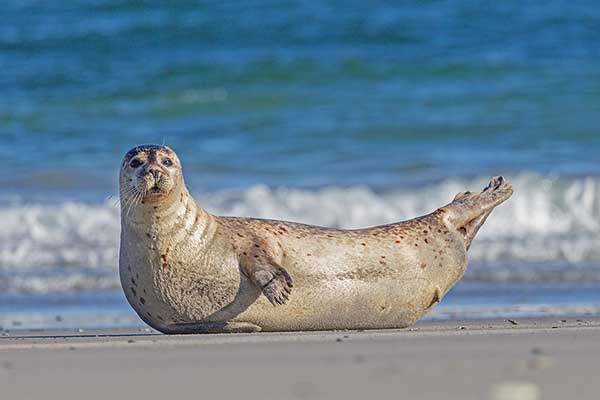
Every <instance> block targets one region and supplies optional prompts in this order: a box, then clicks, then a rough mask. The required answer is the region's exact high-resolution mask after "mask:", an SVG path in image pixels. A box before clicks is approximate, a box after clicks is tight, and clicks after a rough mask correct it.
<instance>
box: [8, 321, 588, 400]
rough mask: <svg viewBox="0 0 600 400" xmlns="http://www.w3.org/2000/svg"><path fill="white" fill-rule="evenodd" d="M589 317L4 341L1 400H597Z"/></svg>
mask: <svg viewBox="0 0 600 400" xmlns="http://www.w3.org/2000/svg"><path fill="white" fill-rule="evenodd" d="M599 360H600V319H589V318H588V319H586V318H582V319H576V318H572V319H571V318H570V319H566V320H558V319H537V320H531V319H530V320H525V319H519V320H514V321H508V320H492V321H488V320H482V321H450V322H423V323H419V324H417V325H416V326H415V327H413V328H411V329H404V330H387V331H362V332H356V331H348V332H306V333H262V334H240V335H188V336H165V335H161V334H158V333H156V332H154V331H151V330H149V329H145V330H111V331H106V330H102V331H10V332H3V333H2V334H1V336H0V393H1V395H0V398H1V399H2V400H5V399H34V398H40V399H71V398H78V399H114V398H127V399H132V400H134V399H159V398H160V399H165V398H168V399H175V398H179V397H185V398H198V399H207V398H214V399H226V398H243V399H365V398H367V399H371V400H375V399H379V398H392V399H401V398H410V399H446V400H447V399H494V400H497V399H519V400H520V399H598V398H600V379H599V378H598V365H599V362H600V361H599Z"/></svg>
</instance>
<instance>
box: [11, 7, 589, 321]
mask: <svg viewBox="0 0 600 400" xmlns="http://www.w3.org/2000/svg"><path fill="white" fill-rule="evenodd" d="M0 21H2V23H1V24H0V70H1V71H2V73H1V74H0V93H1V94H2V95H1V96H0V139H1V141H0V159H1V160H2V161H3V166H4V167H3V168H1V169H0V185H1V186H2V188H3V190H2V191H0V221H1V223H2V227H1V229H0V289H1V290H0V326H2V327H4V328H5V329H10V328H15V327H35V328H44V327H97V326H109V327H110V326H142V322H141V321H140V320H139V319H138V318H137V317H136V316H135V314H134V313H133V311H131V309H130V308H129V307H128V305H127V304H126V303H125V300H124V298H123V296H122V294H121V291H120V287H119V280H118V273H117V272H118V237H119V207H118V190H117V174H118V168H119V165H120V161H121V157H122V156H123V154H124V153H125V152H126V151H127V150H128V149H129V148H131V147H132V146H134V145H136V144H139V143H166V144H167V145H169V146H171V147H173V148H174V149H175V150H176V151H177V152H178V154H179V155H180V157H181V159H182V160H183V162H184V165H185V174H186V179H187V181H188V186H190V187H191V190H192V192H193V193H194V194H195V196H196V198H197V199H198V201H199V202H200V203H201V204H202V205H203V206H204V207H205V208H206V209H208V210H209V211H211V212H214V213H218V214H226V215H243V216H256V217H265V218H282V219H288V220H293V221H299V222H305V223H311V224H318V225H323V226H332V227H341V228H357V227H365V226H370V225H377V224H384V223H389V222H394V221H398V220H402V219H407V218H411V217H414V216H416V215H419V214H424V213H428V212H430V211H432V210H434V209H435V208H437V207H439V206H441V205H443V204H446V203H447V202H448V201H450V200H451V199H452V197H453V196H454V194H456V193H457V192H459V191H463V190H466V189H469V190H477V189H481V188H482V187H483V186H485V184H486V181H487V180H488V179H489V177H490V176H491V175H496V174H502V175H505V176H506V177H508V178H509V179H510V180H512V181H513V182H514V185H515V195H514V197H513V198H512V199H511V200H510V201H509V202H508V203H506V204H505V205H503V206H502V207H500V208H498V209H497V210H496V211H495V212H494V214H493V215H492V217H490V219H489V220H488V222H487V223H486V225H485V226H484V228H483V229H482V231H481V232H480V234H479V236H478V237H477V239H476V241H475V243H474V245H473V248H472V249H471V264H470V267H469V271H468V272H467V274H466V275H465V278H464V280H463V281H462V282H461V283H459V285H457V287H456V288H455V289H454V290H453V291H452V292H451V293H450V294H449V295H448V296H447V297H446V299H444V301H443V302H442V304H441V305H440V306H438V307H437V308H436V309H434V311H433V312H432V313H431V315H430V316H429V318H475V317H489V316H493V317H515V316H537V315H543V316H548V315H554V316H557V317H558V316H567V315H568V316H574V315H582V316H585V315H600V290H599V289H600V132H599V131H598V127H599V126H600V46H598V38H599V37H600V8H599V7H597V4H595V2H593V1H577V2H567V1H547V2H544V3H534V2H528V3H523V2H518V1H513V0H508V1H503V2H486V1H484V2H472V1H466V0H464V1H454V2H449V1H408V2H403V3H402V5H397V4H396V3H395V2H377V3H376V4H375V3H373V4H371V3H368V2H367V3H365V2H360V1H352V0H347V1H343V2H342V1H329V2H324V1H311V2H307V1H298V2H293V1H290V2H285V3H282V2H269V1H260V2H258V1H257V2H254V1H248V2H228V1H223V2H209V3H206V2H197V1H181V2H177V4H166V3H159V2H139V1H133V0H131V1H128V0H95V1H70V2H46V1H36V0H7V1H5V2H4V3H3V7H2V10H0Z"/></svg>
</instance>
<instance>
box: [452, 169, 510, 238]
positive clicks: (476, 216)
mask: <svg viewBox="0 0 600 400" xmlns="http://www.w3.org/2000/svg"><path fill="white" fill-rule="evenodd" d="M512 194H513V188H512V185H511V183H510V182H508V181H507V180H506V179H504V178H503V177H501V176H496V177H494V178H492V180H491V181H490V183H489V184H488V186H487V187H486V188H485V189H483V191H482V192H481V193H471V192H462V193H459V194H457V195H456V197H455V198H454V201H453V202H452V203H450V204H449V205H448V206H446V207H444V208H443V209H444V210H445V211H446V212H447V214H446V223H447V225H449V226H450V227H452V228H454V229H457V230H458V231H459V232H461V233H462V235H463V236H464V239H465V245H466V247H467V249H468V248H469V247H470V246H471V243H472V241H473V238H474V237H475V235H476V234H477V232H478V231H479V229H480V228H481V226H482V225H483V224H484V222H485V221H486V219H487V218H488V217H489V216H490V214H491V213H492V211H493V209H494V208H495V207H496V206H498V205H500V204H501V203H503V202H505V201H506V200H508V198H509V197H510V196H512Z"/></svg>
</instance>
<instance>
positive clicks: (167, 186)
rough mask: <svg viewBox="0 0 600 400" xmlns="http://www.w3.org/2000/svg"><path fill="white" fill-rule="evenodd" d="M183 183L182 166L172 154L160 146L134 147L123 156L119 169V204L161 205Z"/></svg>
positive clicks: (168, 149)
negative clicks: (160, 202)
mask: <svg viewBox="0 0 600 400" xmlns="http://www.w3.org/2000/svg"><path fill="white" fill-rule="evenodd" d="M182 181H183V174H182V172H181V163H180V161H179V158H178V157H177V154H175V152H174V151H173V150H171V149H170V148H168V147H167V146H160V145H140V146H136V147H134V148H133V149H131V150H129V151H128V152H127V154H125V157H124V159H123V164H122V165H121V174H120V192H121V202H122V203H123V202H127V201H131V202H133V203H138V202H139V203H142V204H145V203H154V202H157V201H161V200H163V199H165V198H168V197H169V195H170V194H171V193H172V192H173V191H174V189H175V188H177V187H178V185H179V184H180V183H182Z"/></svg>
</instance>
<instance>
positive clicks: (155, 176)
mask: <svg viewBox="0 0 600 400" xmlns="http://www.w3.org/2000/svg"><path fill="white" fill-rule="evenodd" d="M148 173H149V174H152V176H153V177H154V180H156V181H157V180H158V178H159V177H160V171H159V170H157V169H149V170H148Z"/></svg>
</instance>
